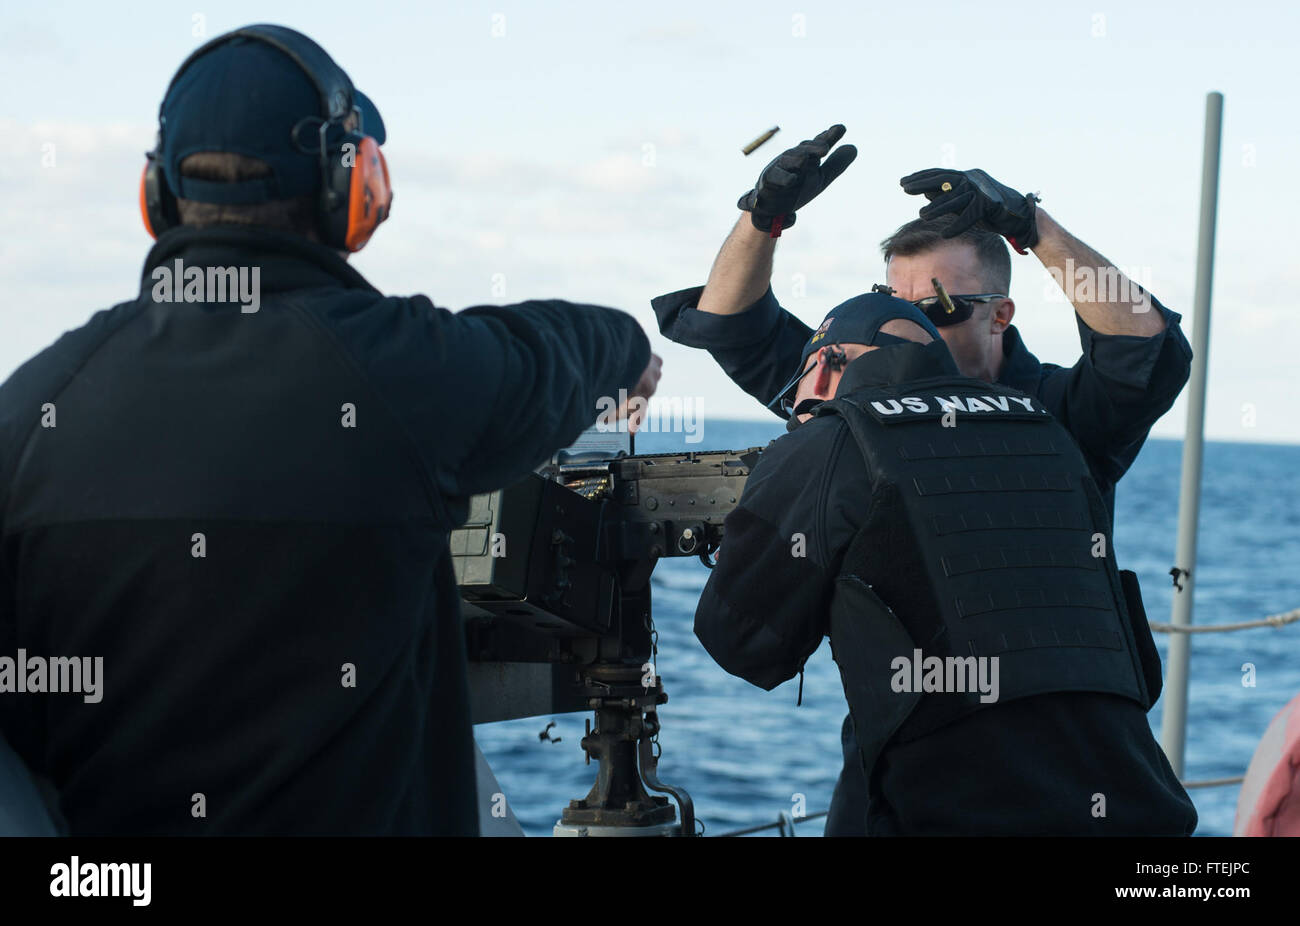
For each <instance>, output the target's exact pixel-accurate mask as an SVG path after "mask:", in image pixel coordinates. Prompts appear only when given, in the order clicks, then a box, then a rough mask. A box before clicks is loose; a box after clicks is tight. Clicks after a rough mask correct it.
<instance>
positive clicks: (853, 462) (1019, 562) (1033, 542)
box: [695, 294, 1196, 835]
mask: <svg viewBox="0 0 1300 926" xmlns="http://www.w3.org/2000/svg"><path fill="white" fill-rule="evenodd" d="M899 339H902V341H903V342H904V343H900V342H899ZM906 342H915V343H906ZM864 345H869V346H864ZM787 388H789V389H792V390H795V389H797V392H796V395H795V397H794V401H793V405H794V411H795V414H794V416H793V418H792V419H791V424H790V433H789V434H787V435H786V436H785V437H783V438H781V439H780V440H777V441H776V442H774V443H773V444H772V445H771V446H770V447H769V448H768V449H767V450H766V451H765V452H764V454H763V458H762V459H761V460H760V461H759V463H758V464H757V466H755V468H754V470H753V472H752V473H751V475H750V477H749V480H748V483H747V485H746V488H745V492H744V495H743V497H742V498H741V501H740V504H739V506H738V507H737V508H736V510H735V511H734V512H733V513H732V514H731V515H730V516H729V517H728V518H727V521H726V533H725V538H724V540H723V543H722V548H721V550H720V551H719V555H718V565H717V568H716V569H715V570H714V571H713V573H712V574H711V575H710V577H709V581H708V584H707V586H706V587H705V590H704V593H703V595H702V596H701V599H700V603H699V606H698V609H697V611H696V616H695V628H696V634H697V636H698V637H699V639H700V640H701V642H702V643H703V644H704V646H705V647H706V649H708V651H709V653H710V654H711V655H712V656H713V657H714V658H715V659H716V660H717V661H718V663H719V664H720V665H721V666H722V667H723V668H725V669H726V670H727V671H728V672H731V673H732V674H735V675H739V676H741V677H743V678H745V679H747V680H749V681H751V682H753V683H754V684H756V685H759V686H761V687H764V688H768V689H771V688H773V687H775V686H776V685H778V684H780V683H782V682H784V681H786V680H787V679H789V678H791V677H792V676H793V675H794V674H796V673H797V672H799V671H801V670H802V667H803V664H804V662H805V661H806V660H807V658H808V657H809V656H810V655H811V654H812V653H813V652H814V651H815V650H816V649H817V647H818V646H819V645H820V643H821V640H822V637H823V636H824V635H826V634H827V633H828V632H829V633H830V635H831V642H832V648H833V652H834V654H835V658H836V661H837V662H838V663H839V664H840V667H841V673H842V675H843V677H844V681H845V686H846V694H847V695H848V698H849V702H850V707H851V709H852V711H853V716H854V722H855V725H856V726H857V727H858V732H859V735H858V740H859V744H860V746H861V747H862V752H863V754H864V756H865V758H864V760H863V761H865V763H866V765H867V769H868V773H869V778H868V779H867V780H868V782H869V783H868V797H869V799H868V802H867V808H866V824H865V825H866V831H867V832H868V833H869V834H873V835H903V834H906V835H938V834H972V835H974V834H1003V835H1016V834H1020V835H1026V834H1096V835H1121V834H1127V835H1132V834H1164V835H1187V834H1190V833H1191V832H1192V830H1193V829H1194V828H1195V825H1196V812H1195V809H1194V808H1193V806H1192V803H1191V801H1190V800H1189V799H1188V798H1187V795H1186V793H1185V792H1184V791H1183V789H1182V787H1181V785H1179V783H1178V780H1177V778H1176V776H1175V775H1174V774H1173V771H1172V769H1171V768H1170V766H1169V763H1168V762H1167V760H1166V759H1165V757H1164V754H1163V753H1162V752H1161V750H1160V748H1159V746H1158V745H1157V744H1156V742H1155V739H1154V737H1153V736H1152V733H1151V730H1150V727H1149V725H1148V722H1147V718H1146V709H1147V708H1149V706H1150V703H1151V701H1152V700H1153V699H1154V698H1155V697H1156V696H1157V695H1158V692H1159V672H1160V669H1159V661H1158V658H1156V655H1155V651H1154V646H1153V644H1152V643H1151V637H1150V631H1149V629H1148V628H1147V627H1146V625H1145V621H1144V620H1142V619H1141V618H1140V616H1138V615H1139V614H1140V612H1138V611H1137V606H1136V603H1131V602H1128V601H1127V600H1126V596H1125V592H1124V591H1123V590H1121V581H1120V578H1119V576H1118V574H1117V573H1116V571H1115V567H1114V565H1113V562H1112V560H1111V559H1109V558H1107V557H1101V558H1095V557H1093V556H1091V555H1090V549H1089V547H1090V545H1092V544H1095V538H1094V535H1095V533H1096V532H1097V531H1099V530H1104V529H1105V524H1106V521H1107V513H1106V510H1105V507H1104V504H1103V503H1102V500H1101V495H1100V492H1099V491H1098V490H1097V487H1096V485H1095V482H1094V481H1093V480H1092V478H1091V476H1090V475H1089V473H1088V469H1087V467H1086V465H1085V463H1084V461H1083V458H1082V456H1081V455H1080V453H1079V451H1078V449H1077V447H1076V446H1075V444H1074V443H1073V441H1072V440H1071V439H1070V438H1069V436H1068V435H1066V433H1065V432H1064V431H1063V430H1062V429H1061V428H1060V426H1059V424H1058V423H1056V422H1055V421H1054V420H1053V419H1052V417H1051V416H1050V415H1048V414H1047V413H1046V412H1045V410H1044V409H1043V407H1042V406H1041V404H1039V403H1037V402H1036V401H1035V400H1034V399H1032V398H1031V397H1028V396H1025V395H1024V394H1023V393H1020V392H1018V391H1016V390H1012V389H1009V388H1006V387H999V386H991V385H990V384H987V383H983V382H981V381H979V380H975V379H971V378H965V377H961V376H960V375H959V374H958V372H957V369H956V367H955V365H954V364H953V361H952V359H951V357H950V355H949V353H948V351H947V349H946V347H945V346H944V344H943V342H942V341H941V340H939V339H938V338H937V336H936V332H935V331H934V329H933V327H932V326H931V325H930V323H929V321H928V320H927V319H926V318H925V317H924V316H923V315H922V314H921V313H920V312H919V311H918V310H917V309H915V308H914V307H913V306H911V305H910V304H909V303H905V302H903V301H901V300H897V299H892V298H890V297H888V296H885V295H880V294H870V295H867V296H861V297H856V298H855V299H853V300H850V301H849V302H847V303H845V304H844V305H842V306H840V307H838V308H837V309H834V310H832V312H831V314H830V315H829V316H828V317H827V319H826V321H824V322H823V324H822V326H821V327H820V328H819V329H818V331H817V332H815V333H814V335H813V337H812V338H811V339H810V340H809V343H808V344H807V345H806V346H805V349H804V363H803V364H802V365H801V368H800V371H799V373H798V374H797V376H796V379H795V380H794V381H792V382H791V383H790V384H788V387H787ZM882 390H883V391H882ZM972 390H973V392H972ZM966 393H970V399H971V400H964V399H962V398H961V397H962V396H963V395H964V394H966ZM886 395H888V396H892V398H886ZM832 396H834V397H835V401H825V402H824V401H823V400H827V399H830V398H831V397H832ZM873 396H874V397H876V402H877V403H878V407H877V408H876V409H875V413H876V414H877V417H878V418H879V419H880V421H891V420H896V421H902V420H903V419H904V418H907V417H908V416H909V415H915V416H920V417H922V418H925V419H926V420H925V421H922V422H912V423H910V424H906V425H904V426H903V427H902V428H901V430H897V431H895V432H892V434H888V435H887V434H886V432H887V431H888V429H889V427H891V426H893V427H898V426H897V425H889V424H879V425H878V426H877V425H876V424H870V422H871V418H870V415H869V414H866V413H863V412H861V411H860V410H859V411H857V412H853V413H851V414H850V413H849V412H850V409H848V408H845V407H844V403H846V402H851V401H853V400H854V399H855V398H857V399H858V400H859V401H858V403H857V404H859V405H861V404H862V402H863V401H865V400H866V399H870V398H872V397H873ZM972 400H973V401H972ZM837 405H838V406H840V407H836V406H837ZM866 407H867V409H868V410H870V409H871V407H872V405H871V403H870V402H868V403H867V405H866ZM958 407H960V411H955V409H957V408H958ZM831 412H836V413H834V414H832V413H831ZM947 413H951V416H952V419H953V420H951V421H949V422H947V425H953V427H951V428H949V427H948V426H946V425H945V422H944V420H943V416H944V415H945V414H947ZM1017 413H1018V414H1017ZM855 416H856V417H855ZM1004 419H1006V420H1004ZM855 422H856V423H855ZM871 428H877V430H879V429H881V428H883V429H884V430H879V434H878V435H877V439H876V440H875V441H873V440H872V438H871V434H870V433H867V432H869V431H870V429H871ZM909 429H910V430H909ZM900 435H901V437H900ZM886 437H888V440H886ZM904 437H905V438H906V439H902V438H904ZM895 438H898V439H895ZM864 440H865V441H866V443H865V444H864V443H863V441H864ZM864 451H865V452H866V454H867V456H868V459H864ZM931 470H933V472H931ZM925 506H929V507H928V508H926V507H925ZM927 512H928V513H927ZM869 599H870V601H869ZM872 602H874V604H872ZM1135 612H1136V613H1135ZM836 621H838V626H836ZM913 647H915V648H917V649H920V650H922V651H923V652H924V654H925V656H926V657H929V656H931V655H932V654H936V653H937V654H938V655H939V656H941V657H942V656H955V657H966V656H979V657H984V658H986V659H987V658H988V657H990V656H997V657H998V658H999V660H1000V661H1001V662H1002V665H1003V668H1004V671H1003V673H1002V677H1001V688H1002V692H1001V697H998V693H997V691H996V690H995V691H994V692H993V699H992V702H991V703H981V699H979V698H973V697H972V696H971V695H970V694H966V695H964V696H963V695H961V694H954V693H951V692H940V693H927V694H924V695H920V694H918V693H916V692H911V693H910V694H909V693H904V692H902V691H900V689H899V688H893V689H892V690H891V689H890V687H889V685H890V682H891V681H892V679H890V677H889V669H888V667H889V666H890V665H891V660H892V658H893V657H896V656H911V655H912V652H913ZM994 665H995V666H996V665H997V663H994ZM995 671H996V669H995ZM909 677H910V673H909ZM995 679H996V676H995ZM928 690H929V689H927V691H928ZM958 690H959V691H960V689H958ZM967 691H969V689H967Z"/></svg>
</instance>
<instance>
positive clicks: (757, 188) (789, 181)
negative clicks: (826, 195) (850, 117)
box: [736, 125, 858, 238]
mask: <svg viewBox="0 0 1300 926" xmlns="http://www.w3.org/2000/svg"><path fill="white" fill-rule="evenodd" d="M843 135H844V126H842V125H833V126H831V127H830V128H829V129H827V130H826V131H825V132H822V133H821V134H820V135H818V136H817V137H816V138H813V139H810V140H808V141H805V142H800V143H799V144H798V145H795V146H794V147H793V148H791V149H790V150H789V151H786V152H785V153H784V154H781V155H779V156H778V157H777V158H776V159H775V160H773V161H772V163H770V164H768V165H767V166H766V167H764V168H763V172H762V173H761V174H759V175H758V183H757V184H755V185H754V189H752V190H750V191H749V192H748V193H746V194H745V195H744V196H742V197H740V202H738V203H736V205H737V206H739V207H740V208H741V209H744V210H745V211H746V212H748V213H749V214H750V218H751V219H752V220H753V222H754V227H755V228H757V229H758V230H759V231H765V232H771V233H772V237H773V238H775V237H777V236H778V235H780V234H781V229H782V228H789V227H790V226H791V225H793V224H794V214H795V211H796V210H798V209H802V208H803V207H804V206H805V205H807V204H808V203H809V202H810V201H811V200H812V199H813V197H815V196H816V195H817V194H818V193H820V192H821V191H822V190H824V189H826V187H828V186H830V184H831V181H832V180H834V179H835V178H836V177H838V176H839V175H840V174H842V173H844V169H845V168H846V167H848V166H849V165H850V164H852V163H853V159H854V158H856V157H857V156H858V149H857V148H855V147H853V146H852V145H840V147H838V148H836V149H835V153H834V154H831V156H830V157H826V155H827V154H829V153H830V150H831V148H832V147H834V145H835V143H836V142H837V141H839V140H840V138H841V137H842V136H843ZM822 158H826V161H825V163H823V162H822ZM778 220H779V221H778ZM774 223H775V224H774Z"/></svg>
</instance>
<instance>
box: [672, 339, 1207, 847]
mask: <svg viewBox="0 0 1300 926" xmlns="http://www.w3.org/2000/svg"><path fill="white" fill-rule="evenodd" d="M936 346H937V345H936ZM954 372H955V367H953V366H952V360H951V358H950V357H949V356H948V354H947V352H946V351H943V350H934V351H926V352H916V351H900V350H894V351H890V350H888V349H886V350H883V351H878V352H871V353H867V354H864V355H862V356H861V357H859V358H857V359H855V360H854V361H852V362H850V363H849V365H848V366H847V367H846V368H845V371H844V376H843V377H842V379H841V381H840V385H839V387H838V390H837V395H849V394H851V393H852V392H854V391H855V390H858V389H861V388H864V387H868V386H874V385H880V384H889V383H906V382H910V381H913V380H919V379H924V378H926V377H930V376H942V375H950V374H952V373H954ZM877 488H878V487H877V486H875V485H873V483H872V480H871V478H870V476H869V474H868V472H867V468H866V465H865V463H864V461H863V458H862V454H861V453H860V452H859V450H858V448H857V445H856V444H855V442H854V440H853V437H852V435H851V434H850V433H849V429H848V426H847V424H846V423H845V421H844V419H843V418H841V417H839V416H837V415H828V416H821V417H815V418H812V419H810V420H809V421H807V422H806V423H804V424H802V425H799V426H797V427H795V428H794V429H793V430H792V431H791V432H790V433H788V434H786V435H785V436H784V437H781V438H780V439H778V440H776V441H774V442H773V443H772V444H771V445H770V446H769V447H768V448H767V449H766V450H765V451H764V453H763V456H762V459H760V460H759V462H758V463H757V464H756V465H755V467H754V469H753V471H752V472H751V473H750V475H749V479H748V481H747V482H746V485H745V491H744V494H743V495H742V497H741V499H740V503H739V505H738V506H737V507H736V508H735V510H734V511H732V513H731V514H730V515H728V517H727V519H726V522H725V534H724V539H723V541H722V547H721V549H720V550H719V551H718V562H717V566H716V568H715V569H714V570H713V571H712V572H711V573H710V575H709V580H708V583H707V584H706V585H705V588H704V592H703V594H702V595H701V597H700V602H699V606H698V608H697V609H696V612H695V633H696V636H697V637H699V639H700V642H701V643H702V644H703V645H704V647H705V649H707V650H708V651H709V654H710V655H711V656H713V658H714V659H715V660H717V662H718V664H719V665H721V666H722V667H723V668H724V669H726V670H727V671H728V672H730V673H732V674H733V675H738V676H740V677H741V678H744V679H746V680H748V681H750V682H752V683H753V684H755V685H758V686H760V687H763V688H766V689H771V688H774V687H776V686H777V685H779V684H781V683H782V682H784V681H786V680H788V679H790V678H791V677H793V676H794V675H795V674H796V673H797V672H799V671H801V669H802V668H803V665H804V662H805V661H806V660H807V659H808V657H809V656H811V655H812V653H813V652H814V651H816V649H817V648H818V647H819V646H820V645H821V642H822V638H823V636H824V635H825V634H826V633H827V630H828V619H829V612H830V605H831V596H832V593H833V591H834V587H835V580H836V578H837V577H838V576H839V575H840V573H841V569H842V567H843V566H844V559H845V554H846V552H847V551H848V549H849V546H850V544H851V543H852V541H853V540H854V538H855V537H856V536H857V534H858V532H859V529H860V528H862V527H863V525H864V524H865V523H866V521H867V517H868V514H869V513H870V512H871V510H872V505H873V503H874V501H875V499H876V491H877ZM796 544H800V545H801V546H800V548H799V549H800V552H801V553H802V555H793V554H794V550H795V545H796ZM863 578H864V579H865V580H866V581H868V583H869V584H870V583H873V582H877V581H882V580H880V579H873V578H872V577H863ZM885 603H886V604H889V603H890V602H889V601H886V602H885ZM876 769H877V773H876V775H875V776H874V777H873V781H874V782H875V785H874V788H873V791H874V793H875V795H876V799H873V800H872V801H871V803H870V805H869V806H868V808H867V814H868V832H869V833H871V834H873V835H898V834H908V835H939V834H957V833H964V834H1019V835H1031V834H1047V833H1058V834H1059V833H1096V834H1105V835H1119V834H1129V835H1132V834H1148V835H1156V834H1164V835H1186V834H1190V833H1191V832H1192V830H1193V829H1194V828H1195V826H1196V819H1197V818H1196V811H1195V808H1194V807H1193V805H1192V803H1191V801H1190V800H1189V799H1188V798H1187V795H1186V792H1184V791H1183V789H1182V786H1181V785H1180V784H1179V783H1178V779H1177V776H1175V775H1174V773H1173V770H1172V769H1171V768H1170V766H1169V763H1168V761H1167V760H1166V759H1165V756H1164V753H1163V752H1162V751H1161V750H1160V747H1159V745H1158V744H1157V743H1156V741H1155V738H1154V737H1153V736H1152V734H1151V729H1150V726H1149V725H1148V722H1147V717H1146V713H1145V712H1144V711H1143V709H1142V708H1141V706H1139V705H1138V704H1137V703H1136V702H1133V701H1130V700H1128V699H1125V698H1120V697H1117V696H1114V695H1102V694H1090V693H1068V694H1067V693H1063V694H1050V695H1037V696H1033V697H1026V698H1023V699H1019V700H1013V701H1009V702H1007V703H1003V704H997V705H994V706H992V707H990V708H988V709H986V710H982V711H977V712H976V713H975V714H973V715H972V716H970V717H969V718H966V719H963V720H960V721H957V722H955V723H953V724H951V725H950V726H948V727H945V728H943V729H941V730H939V731H937V732H935V733H932V734H930V735H928V736H924V737H922V738H920V739H917V740H915V741H913V742H909V743H907V744H905V745H897V744H895V745H891V746H887V747H886V749H885V751H884V752H883V754H882V755H881V758H880V761H879V762H878V763H877V766H876ZM1095 794H1102V795H1104V798H1105V802H1106V803H1105V808H1106V816H1104V817H1098V816H1093V807H1094V806H1096V805H1097V802H1096V799H1095V798H1094V797H1093V795H1095Z"/></svg>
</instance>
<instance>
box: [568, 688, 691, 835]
mask: <svg viewBox="0 0 1300 926" xmlns="http://www.w3.org/2000/svg"><path fill="white" fill-rule="evenodd" d="M583 681H584V684H585V686H586V688H587V690H588V694H589V704H590V706H591V707H592V708H594V709H595V711H596V729H595V730H592V729H590V721H588V730H587V735H586V736H585V737H583V739H582V748H583V751H584V752H586V754H587V761H588V762H590V761H591V760H592V758H595V759H596V762H597V763H598V765H599V768H598V769H597V772H596V782H595V784H593V785H592V787H591V791H590V792H588V794H587V796H586V797H584V798H580V799H578V800H574V801H570V802H569V806H568V807H566V808H565V809H564V811H563V813H561V815H560V821H559V822H558V823H557V824H556V825H555V831H554V833H555V835H556V836H678V835H683V834H685V835H694V832H695V811H694V805H693V804H692V802H691V798H690V795H688V794H687V793H686V792H685V791H683V790H681V789H680V788H673V787H669V786H667V785H664V784H662V783H661V782H660V781H659V779H658V776H657V768H656V766H657V764H658V758H657V757H656V756H655V752H654V750H655V745H656V744H655V737H656V736H658V734H659V717H658V714H657V712H656V708H657V707H658V705H660V704H663V703H664V702H666V701H667V700H668V695H667V694H666V693H665V692H664V689H663V683H662V681H661V680H660V678H659V677H658V676H655V677H654V679H653V682H654V684H653V685H652V686H650V687H646V686H645V685H644V684H643V682H645V681H647V679H646V678H645V677H644V675H643V674H642V667H640V666H626V665H597V666H592V667H591V668H590V671H589V672H588V674H587V676H586V678H584V680H583ZM647 786H648V787H649V788H650V789H651V790H654V791H662V792H665V793H667V794H670V795H672V797H673V798H675V799H676V800H677V802H678V805H679V807H680V808H681V820H680V821H678V819H677V815H676V814H675V813H674V812H673V806H672V804H671V803H669V800H668V798H666V797H659V796H657V795H651V794H649V793H648V792H647V791H646V787H647Z"/></svg>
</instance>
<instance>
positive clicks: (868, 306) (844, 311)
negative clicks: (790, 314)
mask: <svg viewBox="0 0 1300 926" xmlns="http://www.w3.org/2000/svg"><path fill="white" fill-rule="evenodd" d="M895 319H902V320H904V321H909V322H912V323H913V324H915V325H919V326H920V327H921V328H924V329H925V331H926V332H927V333H928V334H929V335H930V337H932V338H934V339H935V340H936V341H937V340H940V336H939V329H938V328H936V327H935V326H934V322H932V321H930V319H928V318H927V317H926V316H925V313H924V312H922V311H921V310H920V309H918V308H917V307H916V306H914V305H912V303H910V302H907V301H905V300H903V299H898V298H896V297H894V296H890V295H888V294H886V293H876V292H873V293H863V294H862V295H861V296H854V297H853V298H852V299H847V300H845V301H844V302H841V303H840V304H839V305H837V306H836V307H835V308H833V309H831V310H830V312H828V313H826V317H825V318H824V319H822V323H821V325H819V326H818V328H817V330H816V331H814V332H813V333H812V336H811V337H809V338H808V341H807V343H805V344H804V346H803V354H802V355H801V356H800V357H799V367H798V369H796V370H795V371H794V375H793V376H791V377H790V381H789V382H788V383H786V384H785V385H784V386H782V387H781V390H780V392H778V393H777V394H776V397H775V398H773V399H772V401H771V402H768V403H767V407H768V408H771V407H772V406H773V405H776V404H777V403H778V402H780V401H781V399H783V398H785V396H786V395H787V394H788V393H789V392H790V390H792V389H794V388H795V386H797V385H798V383H799V380H800V379H802V378H803V375H804V365H805V364H807V362H808V358H809V357H810V356H812V354H813V353H814V352H815V351H818V350H821V349H822V348H823V347H827V346H829V345H831V344H866V345H869V346H873V347H882V346H885V345H890V344H912V343H915V342H912V341H909V340H907V339H906V338H900V337H895V336H894V335H892V334H888V333H886V332H884V331H881V330H880V329H881V327H882V326H883V325H884V324H886V323H887V322H891V321H893V320H895Z"/></svg>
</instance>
